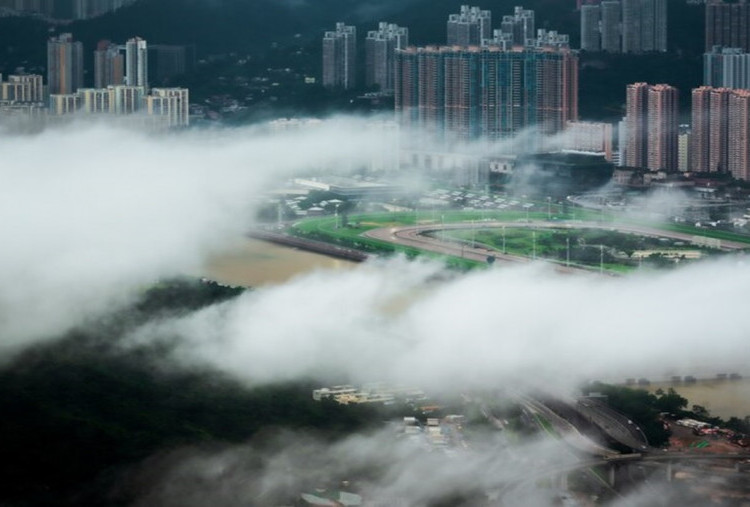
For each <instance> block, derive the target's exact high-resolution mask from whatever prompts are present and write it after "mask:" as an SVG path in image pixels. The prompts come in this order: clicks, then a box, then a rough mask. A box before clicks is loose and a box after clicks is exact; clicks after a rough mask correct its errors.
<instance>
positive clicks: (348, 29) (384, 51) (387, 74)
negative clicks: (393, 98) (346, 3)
mask: <svg viewBox="0 0 750 507" xmlns="http://www.w3.org/2000/svg"><path fill="white" fill-rule="evenodd" d="M408 45H409V29H408V28H405V27H401V26H398V25H395V24H392V23H385V22H381V23H379V24H378V29H377V30H370V31H368V32H367V38H366V39H365V84H366V86H374V85H377V86H379V88H380V91H382V92H386V93H388V92H393V87H394V55H395V52H396V51H397V50H399V49H403V48H406V47H407V46H408ZM357 70H358V68H357V27H355V26H350V25H346V24H344V23H336V29H335V30H333V31H329V32H325V34H324V36H323V86H325V87H328V88H343V89H345V90H348V89H351V88H355V87H356V86H357Z"/></svg>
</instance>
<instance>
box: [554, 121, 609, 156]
mask: <svg viewBox="0 0 750 507" xmlns="http://www.w3.org/2000/svg"><path fill="white" fill-rule="evenodd" d="M562 138H563V143H562V147H563V148H564V149H566V150H572V151H584V152H589V153H597V154H602V155H604V159H605V160H606V161H607V162H612V161H614V146H613V144H614V129H613V127H612V124H611V123H600V122H588V121H568V122H566V124H565V131H564V132H563V136H562Z"/></svg>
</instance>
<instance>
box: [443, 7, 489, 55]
mask: <svg viewBox="0 0 750 507" xmlns="http://www.w3.org/2000/svg"><path fill="white" fill-rule="evenodd" d="M491 30H492V13H491V12H490V11H483V10H482V9H480V8H479V7H470V6H468V5H462V6H461V10H460V12H459V13H458V14H451V15H449V16H448V22H447V25H446V31H447V37H446V42H447V44H448V45H449V46H479V45H480V44H481V43H482V41H483V40H484V39H489V38H490V37H491Z"/></svg>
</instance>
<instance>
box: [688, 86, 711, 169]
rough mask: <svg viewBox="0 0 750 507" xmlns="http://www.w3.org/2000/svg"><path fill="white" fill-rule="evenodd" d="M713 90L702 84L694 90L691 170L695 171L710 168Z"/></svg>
mask: <svg viewBox="0 0 750 507" xmlns="http://www.w3.org/2000/svg"><path fill="white" fill-rule="evenodd" d="M711 90H712V88H710V87H708V86H701V87H700V88H694V89H693V92H692V110H691V115H692V123H691V141H690V170H691V171H693V172H707V171H709V170H710V169H709V167H710V165H709V163H708V160H709V155H710V142H711V136H710V132H711Z"/></svg>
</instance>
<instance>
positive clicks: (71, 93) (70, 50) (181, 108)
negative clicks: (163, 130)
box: [0, 33, 189, 127]
mask: <svg viewBox="0 0 750 507" xmlns="http://www.w3.org/2000/svg"><path fill="white" fill-rule="evenodd" d="M148 55H149V53H148V45H147V43H146V41H145V40H143V39H141V38H139V37H134V38H132V39H130V40H128V41H127V42H126V43H125V44H124V45H120V46H118V45H114V44H111V43H109V42H108V41H105V42H103V43H100V45H99V47H98V48H97V50H96V51H95V53H94V74H95V77H94V81H95V87H94V88H90V87H89V88H87V87H85V86H84V70H83V44H81V43H80V42H78V41H75V40H74V39H73V37H72V35H71V34H68V33H66V34H62V35H60V36H59V37H53V38H51V39H50V40H49V41H48V43H47V86H46V87H45V86H44V85H43V82H42V76H39V75H24V74H19V75H12V76H9V77H8V81H7V82H2V83H0V111H1V112H2V113H4V114H7V115H11V114H15V115H22V114H26V115H29V116H36V115H39V114H49V115H52V116H65V115H69V114H73V113H76V114H96V115H105V114H106V115H117V116H124V115H132V114H133V113H143V114H142V115H140V116H142V117H144V118H149V121H150V122H151V123H152V124H154V125H159V126H165V127H178V126H187V125H188V124H189V93H188V90H187V89H184V88H153V89H151V88H150V86H149V79H148ZM45 105H46V106H47V107H45Z"/></svg>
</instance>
